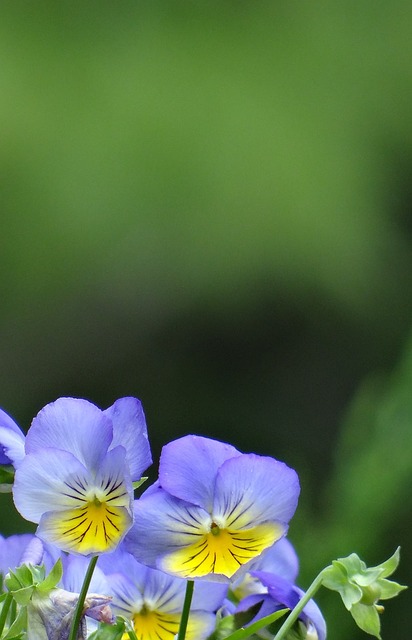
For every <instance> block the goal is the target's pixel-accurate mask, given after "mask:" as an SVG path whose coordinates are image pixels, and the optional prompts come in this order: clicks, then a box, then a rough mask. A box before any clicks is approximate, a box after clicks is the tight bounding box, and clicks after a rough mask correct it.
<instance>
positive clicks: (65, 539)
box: [13, 398, 151, 555]
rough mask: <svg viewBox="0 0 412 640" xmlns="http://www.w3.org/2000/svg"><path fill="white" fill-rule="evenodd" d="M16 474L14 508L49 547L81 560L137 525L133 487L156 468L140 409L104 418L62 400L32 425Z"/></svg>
mask: <svg viewBox="0 0 412 640" xmlns="http://www.w3.org/2000/svg"><path fill="white" fill-rule="evenodd" d="M25 453H26V455H25V456H24V458H23V460H22V461H21V463H20V464H19V467H18V469H17V470H16V475H15V482H14V487H13V495H14V502H15V504H16V507H17V509H18V511H19V512H20V513H21V514H22V516H23V517H24V518H26V519H27V520H30V521H32V522H37V523H39V526H38V529H37V534H38V536H39V537H40V538H42V539H43V540H44V541H45V542H49V543H51V544H55V545H56V546H57V547H59V548H60V549H63V550H65V551H71V552H73V553H78V554H81V555H93V554H99V553H102V552H106V551H110V550H112V549H114V548H115V547H116V546H117V544H118V543H119V542H120V541H121V540H122V538H123V536H124V535H125V533H126V532H127V531H128V529H129V528H130V526H131V524H132V521H133V514H132V502H133V486H132V482H133V481H138V480H139V479H140V477H141V475H142V473H143V471H144V470H145V469H146V468H147V467H148V466H149V465H150V464H151V455H150V447H149V443H148V439H147V429H146V422H145V417H144V414H143V410H142V406H141V404H140V402H139V400H137V399H136V398H121V399H120V400H117V401H116V402H115V403H114V404H113V406H111V407H110V408H109V409H107V410H106V411H101V410H100V409H99V408H98V407H96V406H95V405H94V404H92V403H91V402H88V401H87V400H81V399H78V398H59V399H58V400H56V401H55V402H52V403H51V404H48V405H46V406H45V407H44V408H43V409H42V410H41V411H40V412H39V414H38V415H37V416H36V417H35V418H34V420H33V422H32V425H31V427H30V429H29V431H28V433H27V436H26V442H25Z"/></svg>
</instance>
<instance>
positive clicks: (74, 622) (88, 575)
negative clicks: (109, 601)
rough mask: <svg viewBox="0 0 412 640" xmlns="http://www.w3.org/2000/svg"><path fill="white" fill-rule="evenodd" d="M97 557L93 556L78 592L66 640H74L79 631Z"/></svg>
mask: <svg viewBox="0 0 412 640" xmlns="http://www.w3.org/2000/svg"><path fill="white" fill-rule="evenodd" d="M98 557H99V556H94V557H93V558H92V559H91V560H90V562H89V566H88V567H87V571H86V575H85V577H84V582H83V585H82V590H81V591H80V595H79V599H78V601H77V605H76V610H75V613H74V616H73V620H72V626H71V627H70V633H69V637H68V640H76V638H77V632H78V630H79V625H80V620H81V617H82V613H83V607H84V601H85V600H86V595H87V591H88V589H89V586H90V581H91V579H92V575H93V571H94V568H95V566H96V562H97V560H98Z"/></svg>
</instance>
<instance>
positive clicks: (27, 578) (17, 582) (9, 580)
mask: <svg viewBox="0 0 412 640" xmlns="http://www.w3.org/2000/svg"><path fill="white" fill-rule="evenodd" d="M4 582H5V584H6V586H7V588H8V590H9V591H13V592H14V591H18V590H19V589H22V588H24V587H29V586H30V587H31V586H33V574H32V572H31V571H30V569H29V567H28V565H27V564H22V565H21V566H20V567H17V568H16V569H14V570H13V571H10V572H9V573H8V574H7V575H6V577H5V579H4Z"/></svg>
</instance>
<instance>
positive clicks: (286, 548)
mask: <svg viewBox="0 0 412 640" xmlns="http://www.w3.org/2000/svg"><path fill="white" fill-rule="evenodd" d="M249 570H250V571H266V572H267V573H273V574H275V575H277V576H280V577H281V578H284V579H285V580H289V582H292V583H294V582H295V580H296V578H297V575H298V571H299V560H298V556H297V554H296V551H295V549H294V547H293V545H292V543H291V542H290V541H289V540H288V539H287V538H281V539H280V540H278V541H277V542H275V544H274V545H272V546H271V547H269V549H266V551H264V552H263V553H262V554H261V555H260V556H259V557H258V558H256V560H254V561H253V563H252V564H251V565H250V566H249Z"/></svg>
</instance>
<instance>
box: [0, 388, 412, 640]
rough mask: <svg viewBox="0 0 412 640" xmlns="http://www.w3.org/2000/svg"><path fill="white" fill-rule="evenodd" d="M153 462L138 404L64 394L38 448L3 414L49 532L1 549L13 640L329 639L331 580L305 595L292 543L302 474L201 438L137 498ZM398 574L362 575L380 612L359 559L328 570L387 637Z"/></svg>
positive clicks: (39, 433)
mask: <svg viewBox="0 0 412 640" xmlns="http://www.w3.org/2000/svg"><path fill="white" fill-rule="evenodd" d="M151 463H152V459H151V452H150V446H149V441H148V435H147V427H146V421H145V416H144V413H143V409H142V406H141V403H140V401H139V400H137V399H136V398H131V397H126V398H121V399H119V400H117V401H116V402H115V403H114V404H113V405H112V406H111V407H109V408H108V409H106V410H101V409H99V408H98V407H96V406H95V405H94V404H92V403H90V402H88V401H86V400H82V399H77V398H59V399H58V400H56V401H55V402H52V403H50V404H48V405H46V406H45V407H44V408H43V409H42V410H41V411H40V412H39V413H38V415H37V416H36V417H35V418H34V420H33V421H32V424H31V426H30V428H29V430H28V432H27V435H26V436H25V435H24V434H23V432H22V431H21V430H20V428H19V427H18V426H17V425H16V423H15V422H14V420H12V418H10V416H8V415H7V414H6V413H5V412H4V411H1V410H0V488H1V490H2V491H6V490H8V489H10V490H12V492H13V499H14V503H15V505H16V508H17V510H18V511H19V512H20V514H21V515H22V516H23V518H25V519H26V520H28V521H30V522H34V523H36V524H37V525H38V526H37V530H36V533H35V534H22V535H14V536H10V537H9V538H3V537H0V581H1V582H0V584H1V594H0V640H85V639H86V638H90V639H93V640H127V639H129V638H130V640H174V639H175V638H178V640H184V639H185V638H187V640H206V639H210V640H223V639H224V638H227V639H228V640H231V639H233V640H240V639H241V638H247V637H254V638H262V639H264V640H265V639H266V640H268V639H272V638H275V640H280V639H281V638H286V639H288V640H292V639H297V640H299V639H300V640H304V639H305V638H306V639H307V640H324V639H325V638H326V625H325V621H324V618H323V616H322V614H321V612H320V610H319V608H318V607H317V605H316V604H315V602H314V601H313V599H312V595H313V593H314V592H315V590H316V589H317V588H318V587H319V586H320V585H321V584H322V572H321V574H320V576H318V578H317V579H316V580H317V581H316V580H315V582H314V583H313V585H315V586H316V589H315V588H314V587H313V586H312V587H311V588H309V589H308V591H307V593H305V592H303V591H302V590H301V589H300V588H299V587H298V586H297V585H296V581H297V574H298V559H297V555H296V553H295V551H294V548H293V546H292V544H291V543H290V541H289V540H288V539H287V537H286V536H287V532H288V526H289V522H290V520H291V518H292V516H293V514H294V512H295V510H296V507H297V503H298V497H299V491H300V487H299V480H298V476H297V474H296V472H295V471H294V470H293V469H291V468H290V467H288V466H287V465H286V464H284V463H283V462H279V461H278V460H275V459H274V458H271V457H268V456H260V455H255V454H245V453H241V452H240V451H238V450H237V449H236V448H234V447H233V446H231V445H229V444H226V443H222V442H218V441H216V440H212V439H210V438H205V437H201V436H197V435H188V436H184V437H182V438H180V439H178V440H175V441H173V442H170V443H168V444H166V445H165V446H164V447H163V450H162V453H161V457H160V462H159V474H158V479H157V480H156V482H155V483H154V484H152V485H151V486H149V488H148V489H146V490H145V491H144V493H143V494H142V495H141V496H140V497H139V498H137V499H135V496H134V492H135V489H136V488H138V487H139V486H140V485H141V484H142V483H143V481H144V480H145V478H144V477H143V474H144V472H145V471H146V470H147V468H148V467H149V466H150V465H151ZM388 562H389V561H388ZM396 564H397V562H393V561H391V562H389V565H390V566H389V565H388V564H382V565H380V566H379V567H377V568H375V571H374V572H373V571H372V570H367V569H366V566H365V565H363V564H362V567H363V568H364V569H365V570H366V571H369V573H367V575H368V580H367V581H366V582H365V579H363V580H364V583H363V584H366V585H367V587H368V594H369V600H370V602H369V604H368V603H366V600H362V598H364V590H363V591H362V585H361V586H357V585H356V576H354V575H352V574H351V572H350V568H349V569H348V568H347V566H350V567H352V566H356V567H358V565H357V564H356V562H354V561H352V562H351V563H350V565H346V564H345V563H344V562H343V561H340V563H339V564H337V565H336V567H337V568H335V567H334V565H331V566H330V567H328V568H327V570H324V578H325V586H327V587H329V588H331V589H335V590H337V591H339V592H340V593H341V594H342V593H344V596H342V597H345V598H346V600H345V599H344V602H345V604H346V606H347V608H352V609H353V611H356V612H357V616H358V617H359V615H360V614H359V611H362V614H363V609H362V608H361V609H360V608H359V607H363V606H365V607H368V606H369V607H372V606H373V611H374V614H373V616H374V617H373V619H374V625H375V626H374V630H373V633H374V635H376V636H377V637H379V625H378V626H376V619H375V615H376V611H379V606H380V605H379V604H378V602H377V601H378V597H379V595H380V596H381V597H382V598H385V597H392V596H393V595H396V594H397V593H398V592H399V591H400V590H401V589H402V588H403V587H401V586H400V585H397V584H396V583H393V582H391V581H388V580H387V579H386V577H387V576H388V575H389V574H390V573H391V572H392V571H393V570H394V569H395V568H396ZM342 567H343V568H342ZM382 567H383V568H382ZM358 568H359V567H358ZM344 571H346V574H345V576H344V578H342V575H343V573H344ZM336 572H337V573H336ZM352 573H353V572H352ZM335 574H336V575H335ZM374 580H375V582H376V581H377V582H376V584H379V585H380V592H379V594H378V596H377V597H376V598H375V599H374V598H373V597H372V595H371V594H373V593H374V591H373V589H374V585H375V582H374ZM379 581H380V582H379ZM354 584H355V586H354ZM345 585H349V586H347V587H345ZM382 585H383V586H382ZM349 588H350V589H351V591H350V596H348V589H349ZM355 588H356V596H358V594H360V595H359V597H357V599H356V598H355V596H354V595H353V594H354V589H355ZM377 593H378V592H377ZM388 594H390V595H388ZM350 597H351V598H352V599H351V601H350V602H351V606H350V607H348V605H347V601H348V600H349V598H350ZM358 602H359V603H362V604H357V603H358ZM354 617H355V619H356V616H355V615H354ZM360 626H361V625H360ZM366 627H367V628H365V624H364V627H363V628H365V630H366V631H368V632H369V633H371V630H370V628H369V627H368V625H367V624H366Z"/></svg>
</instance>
